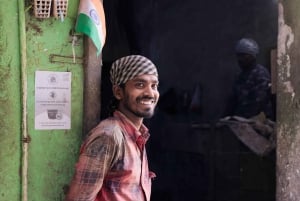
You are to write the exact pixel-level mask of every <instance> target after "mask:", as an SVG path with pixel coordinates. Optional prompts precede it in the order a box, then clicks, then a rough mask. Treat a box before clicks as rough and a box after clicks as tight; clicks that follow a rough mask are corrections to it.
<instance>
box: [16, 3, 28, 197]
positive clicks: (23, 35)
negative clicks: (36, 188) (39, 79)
mask: <svg viewBox="0 0 300 201" xmlns="http://www.w3.org/2000/svg"><path fill="white" fill-rule="evenodd" d="M18 9H19V19H18V20H19V34H20V60H21V61H20V62H21V82H22V86H21V88H22V142H24V143H22V201H27V200H28V195H27V192H28V181H27V178H28V143H27V142H26V141H27V140H25V139H28V133H27V60H26V29H25V6H24V1H18Z"/></svg>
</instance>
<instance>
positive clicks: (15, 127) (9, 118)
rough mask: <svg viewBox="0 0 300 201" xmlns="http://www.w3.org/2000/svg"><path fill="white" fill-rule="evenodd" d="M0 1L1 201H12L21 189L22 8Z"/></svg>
mask: <svg viewBox="0 0 300 201" xmlns="http://www.w3.org/2000/svg"><path fill="white" fill-rule="evenodd" d="M0 3H1V5H4V4H5V7H4V6H0V80H1V82H0V117H1V118H0V128H1V132H0V149H1V150H0V200H1V201H10V200H19V197H20V192H21V190H20V188H21V187H20V181H21V176H20V172H19V170H20V157H21V143H20V139H21V138H20V136H21V135H20V132H21V103H20V100H21V99H20V79H19V78H20V69H19V66H20V63H19V52H18V51H19V41H18V38H19V35H18V33H19V31H18V23H17V22H18V10H17V6H16V5H17V1H16V0H11V1H4V0H1V1H0ZM7 27H9V29H8V28H7Z"/></svg>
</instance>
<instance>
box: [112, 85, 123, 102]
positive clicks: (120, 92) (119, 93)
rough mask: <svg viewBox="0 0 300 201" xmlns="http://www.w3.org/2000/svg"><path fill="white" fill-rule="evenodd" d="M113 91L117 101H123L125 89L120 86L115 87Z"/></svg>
mask: <svg viewBox="0 0 300 201" xmlns="http://www.w3.org/2000/svg"><path fill="white" fill-rule="evenodd" d="M112 91H113V94H114V97H115V98H116V99H117V100H121V99H122V98H123V89H122V88H121V87H120V86H119V85H113V87H112Z"/></svg>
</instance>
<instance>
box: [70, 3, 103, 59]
mask: <svg viewBox="0 0 300 201" xmlns="http://www.w3.org/2000/svg"><path fill="white" fill-rule="evenodd" d="M75 31H76V32H79V33H83V34H86V35H87V36H88V37H90V38H91V40H92V41H93V43H94V44H95V46H96V48H97V55H99V54H100V53H101V51H102V48H103V46H104V43H105V37H106V27H105V15H104V10H103V5H102V1H101V0H80V4H79V9H78V17H77V22H76V26H75Z"/></svg>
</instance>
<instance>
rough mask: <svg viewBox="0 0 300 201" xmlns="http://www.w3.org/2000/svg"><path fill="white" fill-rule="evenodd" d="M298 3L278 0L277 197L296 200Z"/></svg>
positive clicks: (299, 174)
mask: <svg viewBox="0 0 300 201" xmlns="http://www.w3.org/2000/svg"><path fill="white" fill-rule="evenodd" d="M299 3H300V1H290V2H287V1H281V2H280V3H279V8H278V9H279V18H278V25H279V32H278V79H277V80H278V82H277V86H278V92H277V120H278V125H277V134H278V136H277V195H276V197H277V199H276V200H278V201H298V200H299V197H300V191H299V189H300V182H299V181H300V160H299V153H300V146H299V145H300V125H299V120H300V110H299V109H300V96H299V92H300V91H299V90H300V87H299V82H300V79H299V76H298V75H299V70H298V66H299V64H300V60H299V53H298V52H299V47H300V41H299V40H298V39H297V38H299V36H298V35H299V33H300V32H299V31H300V26H299V23H297V21H298V22H299V20H297V19H300V14H299V12H298V11H299V6H298V5H299ZM297 8H298V9H297Z"/></svg>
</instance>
